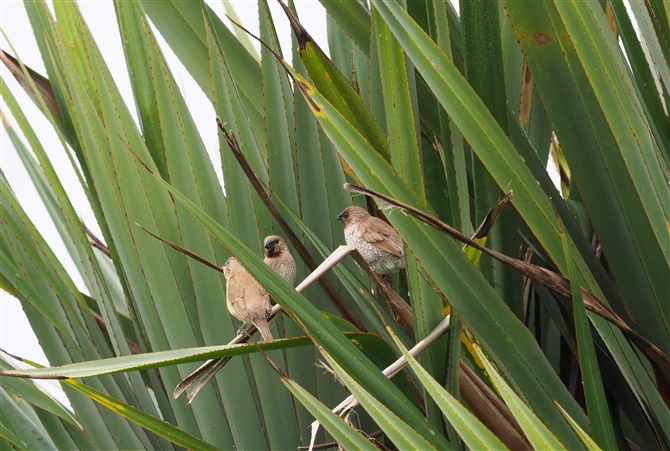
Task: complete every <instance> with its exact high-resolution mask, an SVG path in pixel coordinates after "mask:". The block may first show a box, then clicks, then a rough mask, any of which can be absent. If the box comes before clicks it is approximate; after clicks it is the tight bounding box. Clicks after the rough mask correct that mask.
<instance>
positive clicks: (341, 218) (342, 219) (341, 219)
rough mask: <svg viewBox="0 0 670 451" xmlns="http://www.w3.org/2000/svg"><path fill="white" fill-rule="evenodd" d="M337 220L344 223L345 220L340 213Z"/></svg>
mask: <svg viewBox="0 0 670 451" xmlns="http://www.w3.org/2000/svg"><path fill="white" fill-rule="evenodd" d="M335 219H337V220H338V221H342V222H344V218H343V217H342V213H340V214H339V215H337V216H336V217H335Z"/></svg>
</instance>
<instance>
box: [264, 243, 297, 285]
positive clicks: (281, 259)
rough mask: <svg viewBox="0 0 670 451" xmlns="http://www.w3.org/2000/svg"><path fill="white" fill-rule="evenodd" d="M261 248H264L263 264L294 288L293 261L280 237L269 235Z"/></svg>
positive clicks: (294, 269) (294, 267)
mask: <svg viewBox="0 0 670 451" xmlns="http://www.w3.org/2000/svg"><path fill="white" fill-rule="evenodd" d="M263 247H264V248H265V260H264V261H265V264H266V265H268V266H269V267H270V268H272V269H273V270H274V271H275V272H276V273H277V274H279V275H280V276H281V277H282V278H283V279H284V280H285V281H287V282H288V283H290V284H291V286H295V276H296V266H295V260H294V259H293V255H291V251H289V249H288V246H287V245H286V242H285V241H284V240H283V239H282V238H281V237H280V236H277V235H270V236H268V237H266V238H265V240H264V241H263Z"/></svg>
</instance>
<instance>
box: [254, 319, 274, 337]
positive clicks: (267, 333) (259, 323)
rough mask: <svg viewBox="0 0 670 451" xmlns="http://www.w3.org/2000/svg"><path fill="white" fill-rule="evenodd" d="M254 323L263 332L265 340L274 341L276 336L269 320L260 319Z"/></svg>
mask: <svg viewBox="0 0 670 451" xmlns="http://www.w3.org/2000/svg"><path fill="white" fill-rule="evenodd" d="M254 325H255V326H256V329H258V331H259V332H260V333H261V336H262V337H263V341H274V337H273V336H272V332H271V331H270V326H269V325H268V322H267V320H264V319H259V320H257V321H255V322H254Z"/></svg>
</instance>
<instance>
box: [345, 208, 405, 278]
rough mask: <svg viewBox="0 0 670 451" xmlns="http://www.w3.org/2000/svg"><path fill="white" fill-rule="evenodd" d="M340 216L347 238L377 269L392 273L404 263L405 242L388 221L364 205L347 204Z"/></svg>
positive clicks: (379, 271)
mask: <svg viewBox="0 0 670 451" xmlns="http://www.w3.org/2000/svg"><path fill="white" fill-rule="evenodd" d="M337 219H338V220H340V221H342V223H344V240H345V241H346V242H347V244H348V245H349V246H353V247H355V248H356V250H357V251H358V252H359V253H360V254H361V255H362V256H363V258H364V259H365V261H367V262H368V264H369V265H370V266H371V267H372V269H373V270H375V272H378V273H380V274H390V273H393V272H396V271H397V270H398V269H399V268H404V267H405V258H404V257H405V251H404V243H403V241H402V238H400V235H399V234H398V232H396V230H395V229H394V228H393V227H391V226H390V225H389V224H387V223H386V222H384V221H383V220H381V219H379V218H375V217H374V216H371V215H370V214H369V213H368V212H367V211H365V210H363V209H362V208H361V207H347V208H345V209H344V211H342V213H340V214H339V215H337Z"/></svg>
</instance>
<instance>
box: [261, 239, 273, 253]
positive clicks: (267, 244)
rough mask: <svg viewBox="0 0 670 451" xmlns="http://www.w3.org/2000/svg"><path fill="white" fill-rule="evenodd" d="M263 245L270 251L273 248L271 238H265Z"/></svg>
mask: <svg viewBox="0 0 670 451" xmlns="http://www.w3.org/2000/svg"><path fill="white" fill-rule="evenodd" d="M263 247H264V248H265V249H266V250H268V251H270V252H272V251H273V250H274V249H275V244H274V243H273V242H272V240H267V241H266V242H265V243H264V245H263Z"/></svg>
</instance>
